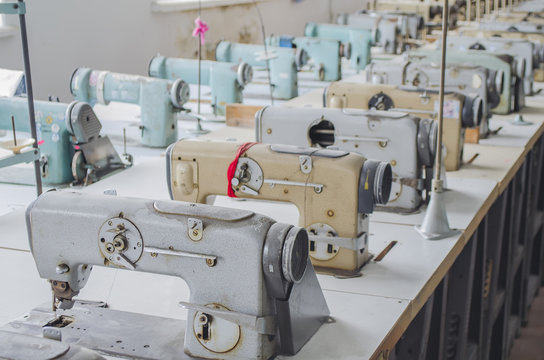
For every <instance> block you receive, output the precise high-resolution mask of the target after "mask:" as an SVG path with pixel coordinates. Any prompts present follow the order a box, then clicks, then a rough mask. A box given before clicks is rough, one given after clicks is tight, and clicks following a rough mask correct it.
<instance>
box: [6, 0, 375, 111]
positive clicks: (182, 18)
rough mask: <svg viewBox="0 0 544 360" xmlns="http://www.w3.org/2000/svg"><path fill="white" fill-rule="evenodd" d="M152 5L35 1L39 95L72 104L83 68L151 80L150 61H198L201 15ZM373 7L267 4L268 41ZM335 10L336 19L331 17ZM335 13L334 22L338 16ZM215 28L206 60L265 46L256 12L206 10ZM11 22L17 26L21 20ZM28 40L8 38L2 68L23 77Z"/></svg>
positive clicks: (143, 0)
mask: <svg viewBox="0 0 544 360" xmlns="http://www.w3.org/2000/svg"><path fill="white" fill-rule="evenodd" d="M151 2H152V0H92V1H89V0H47V1H44V0H27V26H28V36H29V45H30V57H31V66H32V77H33V85H34V89H35V90H34V91H35V94H36V98H37V99H45V98H46V97H47V96H49V95H56V96H59V97H61V100H62V101H69V100H70V99H71V95H70V92H69V80H70V75H71V74H72V71H73V70H74V69H75V68H77V67H80V66H88V67H91V68H94V69H100V70H111V71H117V72H125V73H133V74H141V75H146V72H147V65H148V62H149V60H150V58H151V57H152V56H153V55H155V54H157V53H161V54H162V55H166V56H176V57H193V58H194V57H196V53H197V49H198V43H197V40H196V39H195V38H192V37H191V32H192V30H193V28H194V19H195V18H196V16H197V12H196V11H179V12H166V13H164V12H153V11H151ZM365 6H366V0H304V1H302V2H298V3H297V2H294V1H293V0H266V1H263V2H259V8H260V10H261V13H262V14H263V17H264V24H265V28H266V32H267V35H269V34H291V35H302V33H303V30H304V24H305V23H306V22H309V21H313V22H328V21H329V19H330V18H331V16H332V14H336V13H342V12H353V11H355V10H359V9H361V8H364V7H365ZM331 10H332V11H331ZM331 12H332V14H331ZM202 18H203V20H205V21H206V22H207V23H208V25H209V26H210V30H209V31H208V32H207V33H206V45H205V47H206V55H207V57H208V58H213V51H214V48H215V44H216V42H217V41H218V40H221V39H225V40H229V41H235V42H248V43H258V42H261V41H262V39H261V30H260V25H259V21H258V17H257V14H256V12H255V9H254V7H253V5H251V4H249V5H248V4H245V5H235V6H228V7H215V8H210V9H203V10H202ZM7 21H9V22H10V23H17V17H14V16H9V17H7ZM21 54H22V53H21V47H20V37H19V36H18V35H16V36H10V37H4V38H1V37H0V68H9V69H22V67H23V65H22V57H21Z"/></svg>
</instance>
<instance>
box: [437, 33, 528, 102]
mask: <svg viewBox="0 0 544 360" xmlns="http://www.w3.org/2000/svg"><path fill="white" fill-rule="evenodd" d="M440 43H441V40H438V41H437V48H439V47H440ZM447 43H448V49H456V50H462V51H465V50H469V49H472V50H487V51H489V52H495V53H497V54H508V55H510V56H513V57H514V58H515V59H516V71H515V72H516V75H517V76H518V77H519V78H520V79H522V80H523V87H524V90H525V94H526V95H532V94H533V70H534V69H535V66H534V65H535V64H534V61H533V60H534V54H535V45H534V44H533V43H532V42H530V41H528V40H522V39H503V38H493V37H492V38H474V37H472V36H448V40H447Z"/></svg>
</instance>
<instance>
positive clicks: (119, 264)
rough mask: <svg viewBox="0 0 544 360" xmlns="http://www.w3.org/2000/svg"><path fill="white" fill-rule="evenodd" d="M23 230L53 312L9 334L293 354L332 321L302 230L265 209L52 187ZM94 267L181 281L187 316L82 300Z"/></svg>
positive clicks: (239, 354) (148, 354)
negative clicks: (45, 282) (170, 316)
mask: <svg viewBox="0 0 544 360" xmlns="http://www.w3.org/2000/svg"><path fill="white" fill-rule="evenodd" d="M27 227H28V235H29V241H30V248H31V250H32V255H33V256H34V260H35V262H36V267H37V269H38V272H39V274H40V277H42V278H43V279H47V280H49V281H50V282H51V288H52V291H53V295H54V308H55V309H56V312H53V313H49V314H48V316H46V317H44V316H43V315H41V316H40V309H38V310H36V311H32V312H30V314H29V316H28V318H26V319H23V320H21V321H19V322H17V324H18V325H19V326H13V327H12V329H13V332H25V329H26V331H28V332H34V333H36V332H38V333H39V332H42V331H43V333H44V335H47V336H50V337H54V338H56V339H58V340H60V341H61V342H63V343H68V344H71V343H77V344H78V345H84V346H86V347H88V348H90V349H92V350H95V351H99V352H101V353H103V354H107V355H109V356H117V357H122V358H145V359H186V358H189V356H190V357H191V358H199V359H217V357H218V356H220V357H221V359H263V360H266V359H271V358H273V357H274V356H275V355H293V354H295V353H297V352H298V351H299V350H300V349H301V348H302V347H303V346H304V344H305V343H306V342H307V341H308V340H309V339H310V338H311V337H312V336H313V334H314V333H315V332H316V331H318V329H319V328H320V326H321V325H322V324H323V323H324V322H327V321H328V320H329V309H328V307H327V304H326V301H325V298H324V296H323V293H322V291H321V287H320V285H319V283H318V281H317V276H316V274H315V272H314V269H313V267H312V264H311V263H310V261H309V259H308V235H307V233H306V231H305V230H304V229H302V228H299V227H296V226H292V225H287V224H281V223H276V222H275V221H273V220H272V219H270V218H268V217H265V216H263V215H258V214H255V213H253V212H250V211H245V210H235V209H227V208H221V207H215V206H209V205H202V204H193V203H185V202H179V201H170V200H167V201H163V200H157V201H154V200H146V199H136V198H123V197H117V196H112V195H95V194H82V193H73V192H56V191H52V192H47V193H45V194H43V195H42V196H40V197H39V198H38V199H37V200H35V201H34V202H33V203H32V204H30V205H29V207H28V209H27ZM242 259H243V261H240V260H242ZM93 266H105V267H111V268H119V269H125V270H131V271H138V272H146V273H154V274H163V275H170V276H176V277H180V278H182V279H183V280H185V282H186V283H187V285H188V287H189V290H190V297H189V302H183V301H182V302H180V305H181V306H182V307H184V308H186V309H188V315H187V321H186V322H184V321H182V320H174V319H168V318H160V317H155V316H149V315H144V314H135V313H130V312H124V311H119V310H112V309H108V308H102V307H97V306H93V305H85V302H84V301H83V302H82V303H80V302H76V300H77V299H76V298H75V297H76V296H77V295H78V293H79V291H80V290H81V289H83V288H84V286H85V285H86V283H87V281H88V280H89V277H90V276H91V270H92V268H93ZM165 294H166V293H165ZM41 313H42V314H43V310H41ZM66 322H67V323H68V324H70V326H65V325H60V326H59V324H63V323H66ZM183 327H184V328H183ZM112 343H113V344H115V345H113V346H110V345H111V344H112ZM119 344H121V345H119ZM129 344H134V345H129ZM146 344H147V345H146ZM184 353H185V354H184Z"/></svg>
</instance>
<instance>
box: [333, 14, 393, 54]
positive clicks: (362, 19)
mask: <svg viewBox="0 0 544 360" xmlns="http://www.w3.org/2000/svg"><path fill="white" fill-rule="evenodd" d="M336 23H337V24H340V25H348V26H351V27H354V28H358V29H364V30H369V31H372V32H373V33H376V34H378V39H377V42H376V44H375V45H377V46H379V47H380V48H381V49H382V50H383V52H385V53H387V54H397V53H399V52H400V51H401V45H402V38H401V36H402V35H401V28H400V26H399V25H400V24H399V19H397V18H394V17H392V16H387V17H385V16H383V15H382V14H378V13H367V12H361V13H356V14H342V15H339V16H338V17H337V18H336Z"/></svg>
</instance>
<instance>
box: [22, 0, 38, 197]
mask: <svg viewBox="0 0 544 360" xmlns="http://www.w3.org/2000/svg"><path fill="white" fill-rule="evenodd" d="M17 2H19V3H20V4H22V3H23V0H17ZM19 25H20V28H21V41H22V46H23V62H24V66H25V81H26V94H27V100H28V117H29V121H30V134H31V136H32V138H33V139H34V140H35V141H34V144H33V145H32V147H33V148H35V149H38V134H37V131H36V118H35V116H34V92H33V91H32V76H31V75H30V56H29V54H28V40H27V34H26V21H25V14H20V15H19ZM34 175H35V177H36V192H37V193H38V196H40V195H41V193H42V178H41V171H40V160H39V159H37V160H36V161H34Z"/></svg>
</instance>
